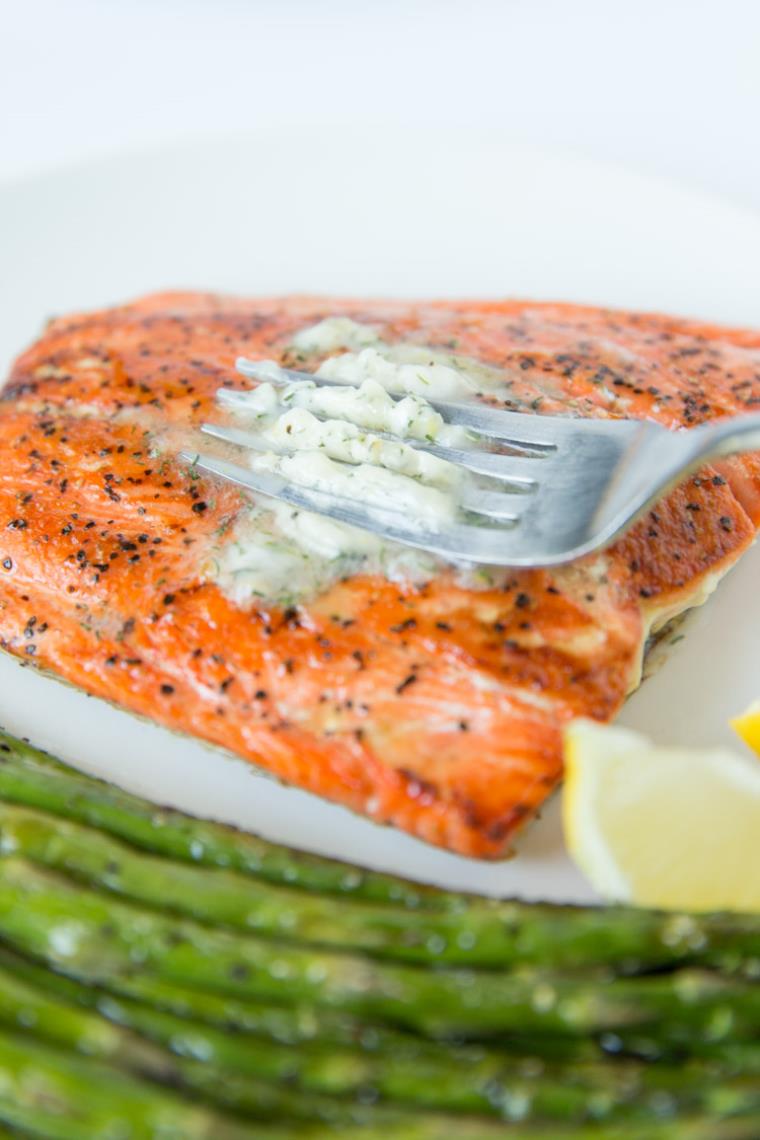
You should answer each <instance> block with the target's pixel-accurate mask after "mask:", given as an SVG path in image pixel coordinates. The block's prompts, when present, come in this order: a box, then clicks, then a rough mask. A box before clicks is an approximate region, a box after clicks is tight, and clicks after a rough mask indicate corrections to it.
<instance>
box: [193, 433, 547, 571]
mask: <svg viewBox="0 0 760 1140" xmlns="http://www.w3.org/2000/svg"><path fill="white" fill-rule="evenodd" d="M179 458H180V459H181V460H183V461H184V462H186V463H188V464H189V465H190V466H191V467H192V468H193V469H194V470H197V471H204V472H206V473H207V474H209V475H215V476H217V477H219V478H222V479H225V480H226V481H227V482H230V483H234V484H236V485H237V486H239V487H244V488H245V489H246V490H249V491H254V492H256V493H258V494H261V495H265V496H267V497H269V498H274V499H280V500H281V501H283V502H286V503H290V504H291V506H294V507H297V508H299V509H301V510H306V511H315V512H316V513H318V514H322V515H327V516H328V517H329V518H333V519H335V520H336V521H338V522H343V523H348V524H349V525H350V526H356V527H359V528H361V529H362V530H369V531H372V532H373V533H374V534H378V535H380V536H381V537H382V538H385V539H390V540H392V541H394V542H400V543H405V544H406V545H407V546H415V547H418V548H420V549H423V550H429V551H432V552H433V553H435V554H439V555H441V556H442V557H444V558H446V559H448V560H449V561H453V562H460V563H461V562H463V561H468V562H469V561H472V562H479V563H484V564H489V565H503V564H504V560H505V554H506V558H507V561H510V559H509V547H505V545H504V540H505V539H508V538H509V535H510V534H511V532H513V531H514V532H515V534H518V533H519V526H518V523H519V520H518V519H514V520H512V519H510V520H504V521H502V522H500V523H499V524H495V523H492V524H491V525H489V526H487V527H486V526H474V525H471V524H468V523H456V524H454V525H452V526H448V527H446V528H444V529H441V530H439V531H434V530H429V529H427V530H426V529H425V528H424V527H416V526H410V525H409V524H408V522H407V520H406V515H405V514H404V513H403V512H400V511H394V510H392V509H388V510H384V509H383V510H381V509H380V508H378V507H371V508H368V507H366V506H364V505H363V504H361V503H358V502H357V501H355V500H353V499H344V498H340V497H339V496H337V495H331V494H328V493H327V492H325V491H316V490H313V489H312V488H307V487H301V486H298V485H297V484H294V483H289V482H288V481H287V480H286V479H284V478H282V476H280V475H276V474H273V473H270V472H266V473H264V472H260V471H251V470H249V469H247V468H245V467H239V466H238V465H237V464H236V463H229V462H227V460H224V459H212V458H211V457H210V456H208V455H202V454H199V453H198V452H189V451H181V452H180V453H179ZM496 533H500V534H501V536H502V539H501V544H500V545H499V546H498V547H496V546H495V545H494V541H493V539H494V535H495V534H496ZM463 551H466V552H467V554H466V556H463V553H462V552H463ZM514 551H515V558H514V559H512V560H511V562H512V565H515V566H516V565H519V564H520V562H521V561H525V558H524V555H523V556H521V554H520V543H519V541H518V542H517V543H515V545H514Z"/></svg>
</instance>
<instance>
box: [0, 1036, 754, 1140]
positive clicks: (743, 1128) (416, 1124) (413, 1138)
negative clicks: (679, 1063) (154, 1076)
mask: <svg viewBox="0 0 760 1140" xmlns="http://www.w3.org/2000/svg"><path fill="white" fill-rule="evenodd" d="M0 1121H3V1122H5V1123H7V1124H11V1125H14V1126H16V1127H20V1128H22V1129H27V1130H28V1131H29V1132H30V1133H32V1134H33V1135H35V1136H43V1137H48V1138H51V1140H84V1138H85V1137H87V1138H88V1140H106V1138H110V1137H115V1136H119V1137H121V1136H126V1135H128V1136H129V1137H130V1140H157V1138H159V1137H160V1138H161V1140H252V1137H254V1136H255V1137H256V1140H334V1138H335V1137H336V1136H340V1135H344V1136H348V1137H351V1138H355V1140H387V1137H388V1136H389V1135H392V1136H393V1137H394V1140H451V1137H452V1136H456V1138H457V1140H491V1138H495V1137H500V1136H505V1135H509V1134H511V1133H512V1128H511V1127H510V1126H509V1125H506V1126H504V1125H503V1124H501V1123H500V1122H496V1121H493V1122H491V1121H487V1120H478V1119H473V1118H468V1117H464V1116H462V1117H459V1118H457V1120H456V1122H455V1123H454V1122H452V1119H451V1118H450V1117H435V1116H430V1115H428V1114H416V1113H414V1114H405V1113H398V1114H397V1115H394V1116H393V1118H392V1119H391V1118H388V1119H386V1120H384V1121H383V1122H382V1123H381V1124H370V1125H368V1126H362V1125H361V1124H356V1123H355V1122H352V1123H346V1122H340V1121H338V1122H330V1123H316V1124H303V1125H300V1124H298V1123H296V1122H294V1121H289V1122H283V1123H281V1124H274V1123H273V1124H262V1123H257V1124H256V1125H255V1126H254V1127H252V1126H251V1124H250V1123H246V1122H244V1121H242V1120H236V1119H234V1118H233V1117H230V1116H226V1115H224V1114H221V1113H219V1112H215V1111H213V1110H210V1109H208V1108H206V1107H205V1106H201V1105H194V1104H189V1103H187V1102H184V1101H181V1100H179V1099H178V1098H177V1097H176V1096H174V1095H172V1094H170V1093H167V1092H166V1091H165V1090H162V1089H158V1088H157V1087H156V1086H155V1085H152V1084H150V1083H149V1082H147V1081H145V1080H141V1079H139V1078H136V1077H133V1076H126V1075H124V1074H121V1073H119V1072H118V1071H117V1070H114V1069H111V1068H110V1067H108V1066H105V1065H103V1064H101V1063H98V1062H93V1061H91V1060H89V1059H88V1060H84V1059H82V1058H78V1057H73V1056H71V1055H70V1054H67V1053H64V1052H62V1051H61V1050H57V1049H51V1048H49V1047H48V1046H42V1045H40V1044H39V1043H37V1042H32V1041H29V1040H28V1039H26V1038H23V1037H11V1036H9V1035H6V1034H3V1033H0ZM758 1126H760V1114H758V1113H747V1114H739V1115H734V1116H730V1115H725V1114H723V1113H721V1114H719V1115H718V1114H700V1115H694V1116H691V1117H680V1116H675V1117H673V1118H672V1119H670V1120H667V1119H666V1120H660V1121H653V1120H647V1121H627V1122H615V1123H606V1124H605V1123H602V1124H599V1123H596V1122H594V1123H588V1124H580V1125H572V1126H570V1127H569V1128H568V1127H564V1126H562V1125H557V1126H554V1125H552V1131H551V1138H552V1140H757V1136H758V1134H759V1133H758ZM517 1134H519V1136H520V1137H521V1138H523V1140H530V1138H531V1137H532V1138H534V1140H538V1138H539V1137H541V1138H542V1140H547V1132H546V1127H545V1124H543V1123H542V1124H538V1125H536V1126H531V1125H523V1124H520V1126H519V1133H517Z"/></svg>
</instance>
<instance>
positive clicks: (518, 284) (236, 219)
mask: <svg viewBox="0 0 760 1140" xmlns="http://www.w3.org/2000/svg"><path fill="white" fill-rule="evenodd" d="M0 250H1V251H2V253H1V254H0V275H1V276H0V366H1V369H2V372H4V371H5V368H6V366H7V364H8V363H9V362H10V360H11V358H12V357H13V355H14V354H15V353H16V352H17V351H19V350H20V349H21V348H22V347H23V346H24V345H25V343H27V342H28V341H30V340H31V339H33V338H34V337H35V336H36V335H37V333H38V331H39V330H40V328H41V325H42V323H43V321H44V320H45V318H46V317H48V316H49V315H51V314H55V313H62V312H65V311H67V310H71V309H78V308H87V307H95V306H101V305H105V304H109V303H112V302H118V301H122V300H124V299H126V298H129V297H131V296H133V295H137V294H139V293H141V292H146V291H151V290H156V289H161V288H166V287H171V286H177V287H198V288H204V289H208V288H211V289H221V290H230V291H238V292H241V293H246V294H250V295H256V294H265V293H272V292H299V291H300V292H306V291H310V292H323V293H333V294H338V295H340V294H343V295H355V294H366V295H375V296H378V295H392V296H400V297H414V296H468V295H469V296H473V297H489V296H508V295H522V296H527V297H537V298H552V299H567V300H579V301H589V302H597V303H605V304H610V305H618V306H630V307H638V308H644V309H662V310H666V311H667V310H671V311H674V312H680V313H685V314H689V315H695V316H703V317H708V318H710V317H712V318H716V319H720V320H723V321H726V322H734V323H746V324H753V323H754V324H760V219H759V218H758V217H756V216H754V215H752V214H748V213H743V212H741V211H740V210H737V209H736V208H733V207H729V206H726V205H724V204H722V203H721V202H719V201H715V200H713V199H711V198H709V197H706V196H704V195H702V194H697V193H691V192H688V191H685V190H683V189H679V188H678V187H676V186H673V185H671V184H669V183H666V182H660V181H657V180H654V179H648V178H645V177H641V176H637V175H633V174H630V173H627V172H625V171H624V170H621V169H618V168H615V167H610V166H602V165H598V164H595V163H592V162H588V161H581V160H579V159H577V158H571V157H568V156H564V155H559V154H549V153H545V152H542V151H539V150H531V149H526V148H524V147H519V148H518V147H514V146H511V145H508V144H506V143H504V142H503V141H500V140H498V139H494V138H493V137H477V136H476V137H473V136H472V135H471V134H468V135H461V134H449V133H446V134H432V135H431V134H425V135H424V136H419V135H418V136H411V135H409V136H405V137H401V138H399V137H398V136H394V137H391V136H385V135H382V134H378V133H377V132H375V131H369V130H367V131H366V132H365V133H364V134H363V135H351V134H348V135H347V134H345V133H341V134H340V136H338V137H325V136H319V137H317V136H315V135H314V134H313V132H300V133H298V132H293V133H291V134H288V135H282V134H280V135H278V136H274V135H268V134H261V135H257V136H255V137H250V138H247V139H242V140H241V139H230V140H223V141H216V142H213V143H198V144H195V145H185V146H182V147H176V148H171V149H165V150H162V151H160V152H159V151H154V152H150V153H141V154H135V155H127V156H120V157H115V158H112V159H110V160H108V161H103V162H99V163H97V164H92V165H87V166H78V167H74V168H71V169H66V170H59V171H54V172H51V173H49V174H47V175H45V176H38V177H36V178H34V179H31V180H28V181H25V182H19V183H15V184H11V185H6V186H4V187H0ZM758 570H760V557H758V552H754V553H753V554H750V555H749V556H748V557H747V558H745V559H744V561H743V562H742V563H741V564H740V565H739V567H738V568H737V569H736V570H735V571H734V572H733V573H732V574H731V575H730V577H729V579H728V580H727V581H726V582H724V584H723V585H722V587H721V589H720V591H719V593H718V594H717V596H716V597H715V598H714V599H713V600H712V601H710V602H709V603H708V605H707V606H705V607H704V609H703V610H701V611H700V612H699V613H697V614H696V615H695V616H694V617H693V618H692V619H691V620H690V622H689V628H688V633H687V636H686V638H685V639H684V640H683V641H681V642H679V644H678V645H677V646H675V647H674V648H673V649H672V651H671V652H670V655H669V657H668V660H667V661H666V663H665V665H664V666H663V667H662V668H661V669H660V670H659V672H658V673H657V675H656V677H655V678H653V679H652V680H650V681H649V682H647V683H646V684H645V685H644V687H643V688H642V690H641V691H640V692H639V693H638V694H637V695H636V696H635V697H634V698H633V699H632V700H631V701H630V703H629V704H628V706H627V708H626V710H625V712H624V715H623V718H622V719H623V720H624V721H625V723H627V724H629V725H632V726H634V727H639V728H641V729H643V730H645V731H651V732H652V733H654V734H655V735H656V736H657V737H658V738H660V739H661V740H669V741H685V742H688V743H701V742H705V741H718V740H719V739H722V738H723V737H724V736H726V728H725V721H726V717H727V716H728V715H729V714H731V713H733V712H735V711H737V710H738V709H740V708H741V707H742V705H743V704H744V703H746V702H748V701H749V700H750V699H751V698H755V697H757V696H758V695H759V691H758V684H760V683H758V682H757V680H756V679H757V678H758V677H759V676H760V638H759V637H757V636H756V634H755V631H756V630H760V595H759V594H758V591H757V589H756V585H755V584H756V582H757V578H758ZM0 722H2V723H3V724H4V725H5V726H6V727H7V728H8V729H10V730H11V731H13V732H15V733H17V734H20V735H27V736H29V737H30V738H31V739H32V740H33V741H34V742H37V743H39V744H41V745H42V746H44V747H47V748H49V749H51V750H53V751H55V752H57V753H58V754H59V755H61V756H63V757H64V758H65V759H68V760H70V761H72V762H74V763H77V764H79V765H81V766H82V767H83V768H86V769H88V770H91V771H93V772H97V773H100V774H102V775H104V776H106V777H107V778H109V779H112V780H114V781H115V782H117V783H120V784H122V785H124V786H125V787H128V788H130V789H133V790H135V791H138V792H141V793H144V794H146V795H147V796H149V797H151V798H152V799H154V800H156V801H159V802H162V803H171V804H176V805H178V806H181V807H183V808H186V809H188V810H190V811H196V812H201V813H204V814H209V815H213V816H216V817H218V818H220V819H226V820H229V821H231V822H233V823H236V824H239V825H241V826H243V827H247V828H250V829H252V830H255V831H260V832H262V833H263V834H265V835H268V836H271V837H273V838H276V839H280V840H283V841H285V842H288V843H293V844H295V845H298V846H304V847H309V848H312V849H314V850H319V851H323V852H327V853H330V854H336V855H339V856H341V857H344V858H347V859H351V860H356V861H358V862H361V863H365V864H367V865H371V866H375V867H381V868H385V869H388V870H393V871H398V872H401V873H402V874H405V875H409V876H411V877H413V878H419V879H421V880H426V881H431V882H438V883H442V884H445V885H450V886H452V887H464V888H468V889H472V890H476V891H483V892H489V893H498V894H511V893H516V894H520V895H523V896H527V897H541V896H542V897H546V898H552V899H574V900H579V901H580V900H584V899H591V898H593V897H594V896H593V892H592V891H591V889H590V887H589V886H588V884H587V883H586V882H585V881H584V879H583V878H582V876H581V875H580V873H579V872H578V871H577V870H576V869H575V868H574V867H573V865H572V864H571V862H570V860H569V859H568V857H567V855H566V853H565V851H564V848H563V845H562V838H561V832H560V827H559V816H558V810H557V809H558V804H557V800H556V798H555V801H554V802H553V803H551V804H550V805H548V807H547V810H546V811H545V813H544V817H543V819H542V820H540V821H539V822H538V823H537V824H535V825H533V826H532V827H530V828H529V829H528V830H527V831H526V833H525V834H524V836H523V838H522V840H521V841H520V843H519V854H518V856H517V857H516V858H514V859H513V860H511V861H509V862H505V863H501V864H484V863H478V862H475V861H472V860H466V859H462V858H459V857H456V856H453V855H448V854H446V853H444V852H441V851H436V850H433V849H432V848H429V847H427V846H425V845H423V844H422V843H419V842H417V841H415V840H413V839H410V838H409V837H408V836H405V835H402V834H400V833H398V832H396V831H393V830H390V829H385V828H380V827H377V826H375V825H373V824H371V823H368V822H367V821H365V820H362V819H359V818H357V817H355V816H353V815H351V814H349V813H348V812H347V811H345V810H344V809H342V808H338V807H335V806H333V805H330V804H326V803H324V802H322V801H320V800H318V799H316V798H315V797H313V796H311V795H308V794H306V793H304V792H300V791H297V790H295V789H292V788H284V787H281V786H280V785H278V784H276V783H275V782H274V781H272V780H270V779H267V778H264V777H262V776H260V775H258V774H257V773H255V772H254V771H253V770H252V769H251V768H250V766H248V765H246V764H244V763H243V762H241V761H236V760H233V759H231V758H228V757H227V756H225V755H222V754H221V753H218V752H216V751H214V750H212V749H210V748H207V747H206V746H204V745H202V744H200V743H198V742H196V741H193V740H190V739H185V738H181V737H178V736H174V735H172V734H170V733H169V732H167V731H165V730H163V729H160V728H158V727H156V726H155V725H152V724H149V723H146V722H142V721H138V720H136V719H134V718H132V717H131V716H129V715H127V714H126V713H123V712H120V711H118V710H116V709H114V708H111V707H110V706H108V705H106V704H104V703H103V702H101V701H97V700H93V699H89V698H87V697H85V696H84V695H82V694H81V693H79V692H76V691H75V690H73V689H70V688H68V687H66V686H64V685H62V684H60V683H58V682H56V681H54V680H51V679H48V678H46V677H42V676H40V675H38V674H35V673H34V672H33V671H32V670H31V669H23V668H21V667H20V666H19V664H18V663H17V662H15V661H14V660H11V659H10V658H8V657H5V656H2V657H1V658H0ZM674 809H675V805H674Z"/></svg>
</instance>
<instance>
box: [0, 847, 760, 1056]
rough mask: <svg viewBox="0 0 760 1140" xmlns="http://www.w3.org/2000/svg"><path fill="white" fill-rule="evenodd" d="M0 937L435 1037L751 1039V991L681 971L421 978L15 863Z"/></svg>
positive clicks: (0, 905) (4, 883)
mask: <svg viewBox="0 0 760 1140" xmlns="http://www.w3.org/2000/svg"><path fill="white" fill-rule="evenodd" d="M0 935H1V936H2V937H3V938H4V939H5V940H6V941H7V942H9V943H10V944H11V945H13V946H15V947H16V948H18V949H19V950H21V951H23V952H28V953H30V954H32V955H33V956H36V957H38V958H43V959H45V960H47V961H48V962H50V963H51V964H52V965H54V966H58V967H60V968H61V969H62V970H64V971H65V972H68V973H72V974H76V975H78V976H79V977H81V978H84V979H87V980H91V981H94V982H97V981H99V980H102V979H107V978H108V977H109V976H115V975H119V976H125V975H127V976H129V975H130V974H134V972H135V970H136V969H138V968H139V969H140V970H144V971H145V972H146V973H148V974H153V975H155V976H156V977H160V978H165V979H167V980H168V981H172V982H177V983H179V984H181V985H186V986H188V985H189V986H191V987H192V986H195V987H197V988H200V989H208V990H210V991H211V992H220V993H228V994H231V995H234V996H240V997H243V998H263V999H273V1000H275V1001H280V1002H282V1003H283V1004H291V1005H298V1004H301V1003H310V1004H313V1005H315V1006H317V1007H325V1008H332V1009H336V1010H344V1011H347V1012H349V1013H353V1014H358V1015H360V1016H361V1015H365V1016H368V1017H371V1018H377V1019H379V1020H380V1021H385V1022H388V1023H390V1024H391V1025H394V1024H396V1025H402V1026H403V1025H405V1026H407V1027H409V1028H412V1029H414V1030H416V1031H420V1032H423V1033H429V1034H432V1035H445V1034H454V1035H456V1034H462V1035H464V1036H473V1037H482V1036H493V1035H498V1034H500V1033H509V1032H510V1031H519V1032H525V1033H531V1032H540V1033H544V1032H546V1033H556V1034H560V1035H563V1034H570V1035H575V1034H578V1035H581V1036H583V1035H588V1034H590V1033H601V1032H605V1031H614V1030H616V1029H631V1028H634V1027H642V1026H646V1027H647V1032H655V1033H656V1035H657V1036H658V1037H662V1038H663V1039H666V1040H670V1041H673V1040H688V1039H690V1038H692V1037H694V1038H696V1039H700V1038H702V1039H707V1040H711V1039H712V1040H714V1039H716V1038H720V1037H721V1036H723V1037H728V1036H729V1034H730V1036H731V1037H732V1038H734V1039H738V1038H741V1037H745V1038H746V1037H752V1036H756V1035H757V1031H758V1027H759V1026H760V987H753V986H752V985H751V984H745V983H743V982H741V981H737V980H735V979H734V980H729V979H725V978H721V977H719V976H717V975H708V974H704V973H697V972H690V971H679V972H678V973H676V974H673V975H663V976H660V977H652V978H647V977H644V978H630V979H616V980H606V981H605V980H603V979H600V978H589V977H581V978H573V977H570V976H552V975H543V974H541V973H537V972H536V971H522V972H519V971H516V972H514V973H512V974H501V973H496V972H493V973H488V972H484V973H480V974H478V973H473V972H470V971H463V970H430V969H421V968H419V967H414V966H406V965H397V964H390V963H387V962H374V961H372V960H370V959H364V958H359V957H356V956H354V955H349V954H338V953H332V954H329V953H325V952H320V951H314V950H310V949H304V948H300V947H293V946H285V945H280V944H277V943H272V942H267V941H266V940H262V939H259V938H256V937H248V938H245V937H242V936H241V935H239V934H236V933H233V932H230V931H222V930H214V929H210V928H208V927H203V926H200V925H198V924H197V923H193V922H190V921H179V920H173V919H171V918H167V917H166V916H164V915H159V914H157V913H155V912H150V911H145V910H142V909H139V908H137V907H134V906H131V905H128V904H126V903H123V902H116V901H114V900H113V899H110V898H107V897H105V896H103V895H98V894H96V893H94V892H92V891H89V890H85V889H82V888H79V887H77V886H76V885H74V884H72V883H70V882H68V881H66V880H64V879H63V878H61V877H60V876H56V875H54V874H53V873H51V872H48V871H43V870H40V869H39V868H36V867H35V866H33V865H32V864H30V863H28V862H26V861H24V860H22V859H17V858H6V859H3V860H0Z"/></svg>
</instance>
